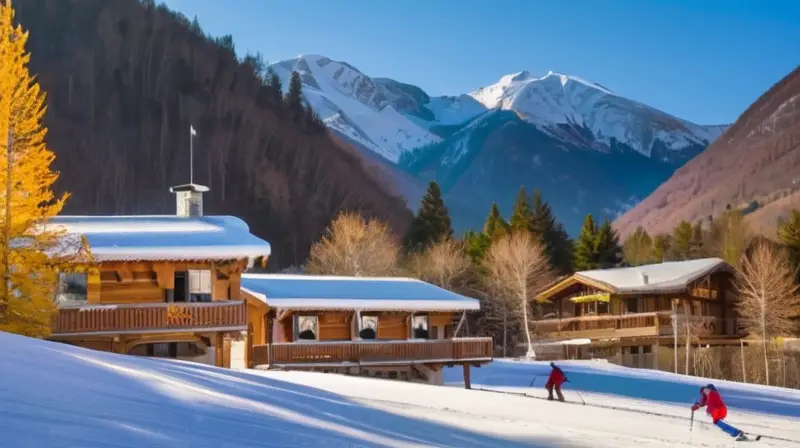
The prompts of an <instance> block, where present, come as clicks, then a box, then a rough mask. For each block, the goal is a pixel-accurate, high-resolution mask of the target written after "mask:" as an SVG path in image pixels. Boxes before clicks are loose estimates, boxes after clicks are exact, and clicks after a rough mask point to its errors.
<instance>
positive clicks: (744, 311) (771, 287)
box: [737, 243, 800, 384]
mask: <svg viewBox="0 0 800 448" xmlns="http://www.w3.org/2000/svg"><path fill="white" fill-rule="evenodd" d="M795 276H796V270H795V269H794V268H792V265H791V262H790V261H789V257H788V254H787V253H786V252H785V250H783V249H780V248H776V247H773V246H771V245H769V244H765V243H757V244H756V246H755V247H754V248H753V250H752V251H751V252H750V253H749V254H747V256H745V257H744V258H743V259H742V265H741V268H740V269H739V275H738V279H737V289H738V292H739V302H738V303H737V309H738V311H739V314H740V315H741V316H742V318H743V319H744V322H745V324H746V326H747V329H748V331H749V332H750V333H751V334H756V335H758V336H759V337H760V339H761V340H762V341H763V347H764V350H763V352H764V353H763V354H764V367H765V369H766V377H767V384H769V361H768V357H767V343H768V342H769V341H770V340H771V339H772V338H775V337H778V336H784V335H788V334H791V333H792V331H793V330H794V328H795V324H794V322H793V321H792V319H791V318H792V316H793V315H794V312H795V310H797V308H798V307H800V298H798V295H797V285H796V284H795V281H794V279H795Z"/></svg>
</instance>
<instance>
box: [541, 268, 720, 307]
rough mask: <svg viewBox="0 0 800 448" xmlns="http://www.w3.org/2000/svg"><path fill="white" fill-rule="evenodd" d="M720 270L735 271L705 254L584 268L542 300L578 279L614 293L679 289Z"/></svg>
mask: <svg viewBox="0 0 800 448" xmlns="http://www.w3.org/2000/svg"><path fill="white" fill-rule="evenodd" d="M717 271H727V272H732V271H733V268H732V267H731V266H730V265H729V264H728V263H726V262H725V261H724V260H722V259H721V258H703V259H700V260H688V261H668V262H664V263H656V264H647V265H643V266H635V267H629V268H614V269H593V270H589V271H580V272H576V273H575V274H573V275H572V276H570V277H567V278H565V279H563V280H561V281H559V282H558V283H556V284H554V285H552V286H551V287H549V288H547V289H546V290H545V291H543V292H541V293H540V294H539V300H546V299H548V298H549V297H551V296H552V295H554V294H555V293H557V292H558V291H560V290H562V289H564V288H566V287H568V286H570V285H573V284H575V283H583V284H587V285H591V286H593V287H596V288H598V289H602V290H605V291H607V292H609V293H612V294H645V293H660V294H667V293H677V292H682V291H685V290H686V289H687V288H688V287H689V285H690V284H691V283H692V282H694V281H695V280H697V279H699V278H701V277H703V276H705V275H707V274H710V273H713V272H717Z"/></svg>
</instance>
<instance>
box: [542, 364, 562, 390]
mask: <svg viewBox="0 0 800 448" xmlns="http://www.w3.org/2000/svg"><path fill="white" fill-rule="evenodd" d="M565 381H567V377H566V376H564V372H562V371H561V369H559V368H558V367H556V368H554V369H553V370H552V371H551V372H550V376H549V377H548V378H547V384H545V386H544V387H550V386H558V387H561V385H562V384H564V382H565Z"/></svg>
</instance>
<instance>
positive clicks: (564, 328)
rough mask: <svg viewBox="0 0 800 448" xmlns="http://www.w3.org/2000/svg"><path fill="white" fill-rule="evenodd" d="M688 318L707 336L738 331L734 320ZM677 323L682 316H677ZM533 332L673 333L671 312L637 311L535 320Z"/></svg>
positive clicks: (561, 335)
mask: <svg viewBox="0 0 800 448" xmlns="http://www.w3.org/2000/svg"><path fill="white" fill-rule="evenodd" d="M690 319H691V321H692V323H693V324H695V325H696V326H697V328H698V329H702V333H703V334H704V335H707V336H726V335H727V336H736V335H737V334H740V332H739V330H738V323H737V322H736V320H735V319H722V318H717V317H701V316H692V317H691V318H690ZM679 325H683V318H682V316H679ZM534 328H535V332H536V333H537V335H538V336H539V337H540V338H543V339H546V340H565V339H582V338H586V339H598V338H620V337H656V336H672V334H673V327H672V313H670V312H658V313H636V314H626V315H622V316H584V317H572V318H567V319H545V320H540V321H536V322H534Z"/></svg>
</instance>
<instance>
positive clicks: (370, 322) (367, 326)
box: [358, 316, 378, 339]
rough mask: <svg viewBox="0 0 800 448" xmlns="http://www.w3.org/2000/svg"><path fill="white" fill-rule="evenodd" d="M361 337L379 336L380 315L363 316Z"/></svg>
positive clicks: (371, 337)
mask: <svg viewBox="0 0 800 448" xmlns="http://www.w3.org/2000/svg"><path fill="white" fill-rule="evenodd" d="M358 335H359V336H360V337H361V339H375V338H376V337H378V316H361V331H359V332H358Z"/></svg>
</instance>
